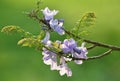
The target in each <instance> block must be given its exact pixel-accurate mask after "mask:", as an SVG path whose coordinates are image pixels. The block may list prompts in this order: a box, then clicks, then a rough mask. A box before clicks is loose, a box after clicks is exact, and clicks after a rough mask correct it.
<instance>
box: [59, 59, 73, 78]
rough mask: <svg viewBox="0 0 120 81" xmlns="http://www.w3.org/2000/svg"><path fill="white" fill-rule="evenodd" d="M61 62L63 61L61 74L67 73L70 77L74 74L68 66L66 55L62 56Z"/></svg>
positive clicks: (60, 69) (60, 68) (60, 66)
mask: <svg viewBox="0 0 120 81" xmlns="http://www.w3.org/2000/svg"><path fill="white" fill-rule="evenodd" d="M60 62H61V64H60V65H59V73H60V75H61V76H63V75H65V74H66V75H67V76H68V77H70V76H72V71H71V69H70V68H69V67H68V65H67V63H66V60H65V58H64V57H61V59H60Z"/></svg>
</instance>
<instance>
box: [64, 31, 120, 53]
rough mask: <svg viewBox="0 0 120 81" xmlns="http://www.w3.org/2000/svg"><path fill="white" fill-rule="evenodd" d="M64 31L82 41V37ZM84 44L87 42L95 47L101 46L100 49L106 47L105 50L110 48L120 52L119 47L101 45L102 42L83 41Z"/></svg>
mask: <svg viewBox="0 0 120 81" xmlns="http://www.w3.org/2000/svg"><path fill="white" fill-rule="evenodd" d="M64 31H65V32H66V33H67V34H68V35H72V37H75V38H77V39H82V38H81V37H79V36H76V35H74V34H73V33H71V32H69V31H67V30H65V29H64ZM83 41H84V42H87V43H90V44H93V45H95V46H99V47H104V48H109V49H112V50H116V51H120V47H118V46H113V45H108V44H104V43H100V42H96V41H92V40H88V39H83Z"/></svg>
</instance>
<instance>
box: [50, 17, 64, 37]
mask: <svg viewBox="0 0 120 81" xmlns="http://www.w3.org/2000/svg"><path fill="white" fill-rule="evenodd" d="M63 22H64V21H63V20H57V19H55V20H53V19H51V20H50V22H49V24H50V27H51V28H52V29H53V30H54V31H56V32H58V34H60V35H63V34H65V31H64V30H63Z"/></svg>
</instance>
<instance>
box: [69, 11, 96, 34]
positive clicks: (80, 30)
mask: <svg viewBox="0 0 120 81" xmlns="http://www.w3.org/2000/svg"><path fill="white" fill-rule="evenodd" d="M95 19H96V16H95V14H94V13H86V14H85V15H83V17H82V18H81V19H80V20H79V21H78V22H77V23H76V26H75V27H74V28H73V29H72V31H71V32H72V33H74V34H75V35H77V36H85V35H88V27H90V26H92V25H94V24H95Z"/></svg>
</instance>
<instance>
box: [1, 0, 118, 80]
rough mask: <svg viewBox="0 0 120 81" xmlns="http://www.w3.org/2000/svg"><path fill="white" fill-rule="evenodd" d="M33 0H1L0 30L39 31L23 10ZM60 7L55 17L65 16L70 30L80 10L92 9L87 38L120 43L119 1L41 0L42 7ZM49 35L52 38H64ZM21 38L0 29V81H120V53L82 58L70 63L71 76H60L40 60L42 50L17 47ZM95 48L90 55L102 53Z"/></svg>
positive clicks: (89, 10)
mask: <svg viewBox="0 0 120 81" xmlns="http://www.w3.org/2000/svg"><path fill="white" fill-rule="evenodd" d="M35 4H36V0H0V29H2V27H4V26H6V25H17V26H20V27H22V28H23V29H25V30H26V31H29V32H32V33H33V34H39V30H40V27H39V24H38V23H37V22H35V21H34V20H32V19H30V18H28V17H27V16H26V15H25V14H24V13H23V12H25V11H30V10H31V9H33V8H35V6H36V5H35ZM46 6H48V7H49V8H50V9H56V10H59V11H60V12H59V14H58V15H56V16H55V17H56V18H64V19H65V23H64V26H65V28H66V29H70V28H72V27H73V26H74V24H75V22H76V21H77V20H78V19H80V18H81V16H82V15H83V13H86V12H95V13H96V16H97V21H96V24H95V25H94V27H93V28H91V29H90V30H89V31H90V32H91V33H90V35H88V36H87V38H88V39H91V40H95V41H100V42H104V43H108V44H112V45H117V46H120V0H44V3H43V5H42V6H41V8H45V7H46ZM56 36H58V35H55V36H54V35H52V36H51V38H52V39H58V38H60V39H61V38H64V37H59V36H58V37H56ZM20 39H21V37H20V36H19V35H18V34H16V35H6V34H4V33H1V32H0V81H120V52H113V53H112V54H110V55H108V56H106V57H103V58H101V59H98V60H92V61H85V62H84V63H83V64H82V65H76V64H74V63H70V64H69V66H70V68H71V69H72V71H73V76H72V77H70V78H67V77H66V76H62V77H61V76H60V75H59V73H58V72H57V71H51V70H50V68H49V66H47V65H45V64H44V63H43V61H42V55H41V52H38V51H36V50H34V48H28V47H21V46H17V41H18V40H20ZM104 51H105V49H101V48H96V49H95V50H92V51H90V52H89V54H88V55H89V56H92V55H97V54H100V53H102V52H104Z"/></svg>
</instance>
